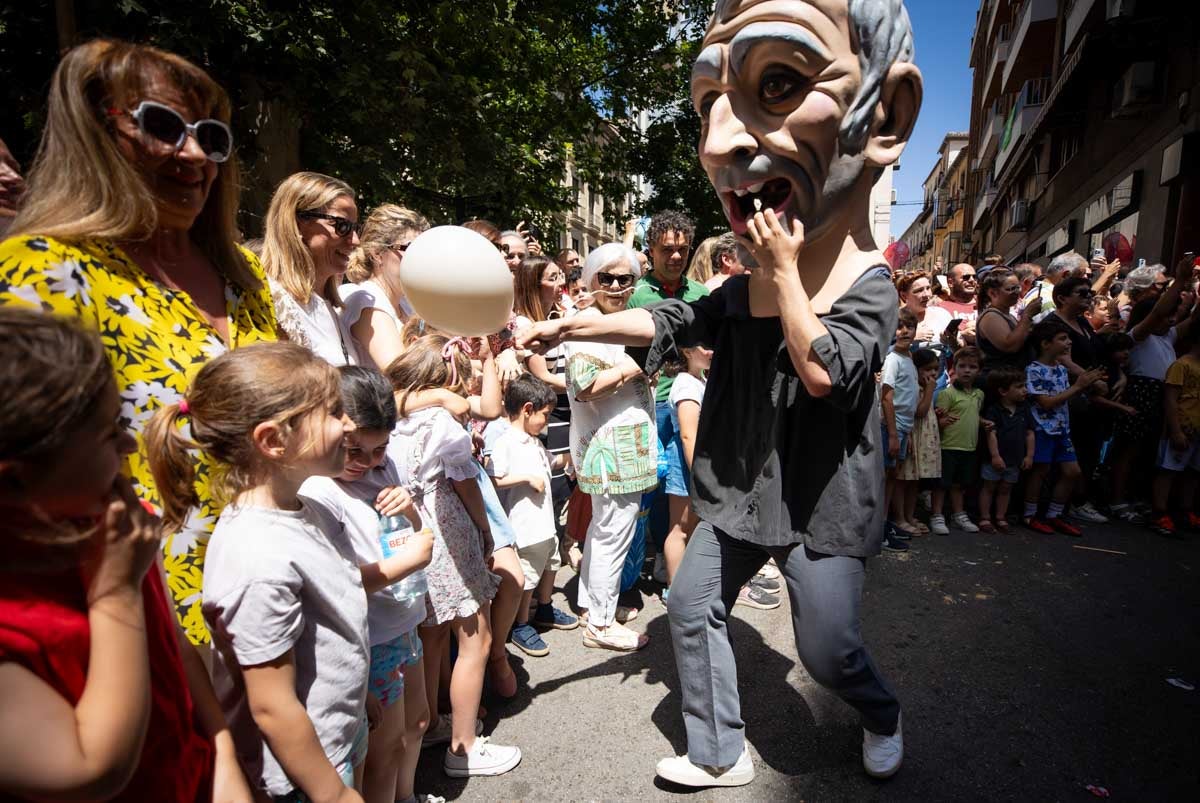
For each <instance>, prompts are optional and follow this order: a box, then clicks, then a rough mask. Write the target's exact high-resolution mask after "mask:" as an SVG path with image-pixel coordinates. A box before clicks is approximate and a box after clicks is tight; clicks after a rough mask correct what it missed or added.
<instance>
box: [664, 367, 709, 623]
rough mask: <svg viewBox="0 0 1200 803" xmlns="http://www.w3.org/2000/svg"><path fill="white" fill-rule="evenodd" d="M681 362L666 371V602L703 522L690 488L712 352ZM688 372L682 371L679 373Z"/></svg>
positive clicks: (666, 368)
mask: <svg viewBox="0 0 1200 803" xmlns="http://www.w3.org/2000/svg"><path fill="white" fill-rule="evenodd" d="M682 356H683V360H682V362H677V363H672V364H670V365H667V366H665V367H664V368H663V373H664V374H665V375H667V376H674V377H675V382H674V383H673V384H672V385H671V396H670V399H669V400H668V401H669V402H670V406H671V426H672V429H674V431H675V437H674V438H673V439H672V441H671V446H670V449H669V450H668V453H667V461H668V465H669V468H668V471H667V480H666V483H665V485H666V493H667V508H668V513H669V515H670V524H671V529H670V530H669V531H668V533H667V540H666V543H664V544H663V556H664V559H665V561H666V564H667V586H668V588H667V589H666V590H665V591H663V599H664V600H665V599H666V598H667V595H668V593H669V591H670V587H669V586H670V584H671V581H672V580H674V579H675V570H676V569H678V568H679V562H680V561H682V560H683V552H684V550H685V549H686V548H687V541H688V537H689V536H690V535H691V534H692V530H694V529H696V525H697V524H699V523H700V520H699V519H698V518H696V516H695V515H693V513H692V505H691V491H690V490H689V486H690V484H691V471H692V454H693V453H694V452H695V449H696V428H697V426H698V424H699V422H700V404H701V402H703V401H704V373H705V371H707V370H708V367H709V366H710V365H712V350H711V349H706V348H701V347H696V348H685V349H682ZM681 368H683V369H686V370H683V371H681V370H680V369H681Z"/></svg>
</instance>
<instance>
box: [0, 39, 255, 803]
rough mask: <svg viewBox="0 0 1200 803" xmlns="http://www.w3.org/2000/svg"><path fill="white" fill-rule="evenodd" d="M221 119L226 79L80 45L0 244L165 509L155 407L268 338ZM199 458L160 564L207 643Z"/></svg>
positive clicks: (231, 793)
mask: <svg viewBox="0 0 1200 803" xmlns="http://www.w3.org/2000/svg"><path fill="white" fill-rule="evenodd" d="M229 119H230V103H229V98H228V96H227V95H226V94H225V91H224V90H223V89H221V87H220V86H218V85H217V84H216V83H215V82H214V81H213V80H212V78H210V77H209V76H208V75H207V74H206V73H205V72H204V71H203V70H201V69H200V68H199V67H197V66H195V65H194V64H192V63H190V62H188V61H186V60H185V59H183V58H180V57H179V56H177V55H175V54H173V53H168V52H166V51H163V50H159V49H157V48H152V47H147V46H144V45H133V44H129V43H125V42H116V41H110V40H95V41H92V42H87V43H85V44H82V45H79V46H78V47H75V48H73V49H72V50H70V51H69V52H68V53H67V54H66V55H65V56H63V59H62V61H61V62H60V63H59V65H58V67H57V68H56V69H55V72H54V76H53V77H52V78H51V81H50V89H49V97H48V99H47V104H46V125H45V128H44V131H43V135H42V142H41V145H40V147H39V149H38V154H37V157H36V158H35V160H34V163H33V167H32V169H31V170H30V173H29V189H28V193H27V195H26V196H25V198H24V205H23V207H22V209H21V211H20V212H19V213H18V215H17V217H16V218H15V219H14V221H13V227H12V229H11V234H10V237H9V238H8V239H7V240H5V241H4V242H3V243H0V304H5V305H8V304H12V305H20V306H27V307H33V308H34V309H38V310H44V311H47V312H53V313H55V314H58V315H62V316H65V317H68V318H72V319H75V320H77V321H78V322H79V323H80V325H82V326H83V327H84V328H85V329H88V330H90V331H93V332H96V333H97V334H98V335H99V336H100V339H101V341H102V343H103V347H104V351H105V353H106V356H107V359H108V362H109V364H110V365H111V367H112V371H113V376H114V379H115V388H116V393H117V396H118V398H119V402H120V407H119V410H120V412H119V413H118V414H117V415H116V416H115V417H114V418H113V419H108V420H101V419H100V418H98V417H97V418H95V422H94V424H93V428H92V431H91V432H90V433H87V435H86V437H87V438H88V441H89V442H91V441H93V440H94V442H95V443H96V444H101V443H104V444H107V443H109V442H111V440H112V439H116V438H120V436H121V435H122V433H128V434H132V435H133V436H134V437H135V439H136V441H137V450H136V451H135V452H134V453H132V454H129V455H127V456H126V457H125V463H124V466H123V469H122V471H123V473H124V474H125V475H126V476H127V477H128V478H129V480H130V483H131V484H132V486H133V492H134V493H135V494H136V495H137V497H138V498H139V499H141V500H143V501H145V502H147V503H150V504H152V505H154V506H155V507H159V508H161V499H160V496H159V493H158V490H157V489H156V487H155V483H154V478H153V476H152V475H151V473H150V469H149V466H148V465H147V462H146V450H145V445H144V440H143V429H144V427H145V425H146V423H147V422H148V421H149V419H150V417H151V416H152V415H153V414H154V412H155V411H157V410H158V409H159V408H161V407H164V406H166V405H169V404H173V403H177V402H180V401H183V398H184V397H183V394H184V390H185V388H186V387H187V386H188V382H189V380H190V379H191V377H193V376H194V375H195V374H196V373H197V372H198V371H199V370H200V368H201V367H202V366H203V365H204V364H205V363H207V362H208V361H209V360H211V359H213V358H215V357H216V356H218V355H220V354H223V353H225V352H226V351H228V350H230V349H236V348H239V347H241V346H244V345H248V344H251V343H255V342H260V341H264V340H273V339H274V338H275V328H276V324H275V315H274V312H273V310H272V307H271V299H270V296H269V294H268V292H267V289H266V282H265V281H264V280H263V275H262V270H261V268H260V267H259V264H258V260H257V259H256V258H255V257H254V256H252V255H251V254H249V253H248V252H246V251H244V250H242V249H240V248H239V247H238V245H237V238H238V232H237V226H236V222H235V216H236V213H237V206H238V194H237V187H238V167H237V156H236V153H235V151H234V149H233V136H232V134H231V132H230V129H229ZM6 391H7V389H6ZM96 448H99V447H96ZM197 459H198V462H197V463H196V465H195V467H194V470H195V482H194V488H195V497H196V500H197V503H196V505H195V506H194V507H193V508H192V509H191V510H190V511H188V513H187V515H186V517H185V518H184V521H183V522H182V524H181V525H180V526H179V527H178V528H176V529H174V530H172V531H168V532H166V533H165V538H164V545H163V549H164V552H165V559H164V561H163V564H164V569H165V571H166V575H167V588H168V590H169V593H170V594H171V596H172V600H171V601H172V602H173V603H174V606H175V608H176V614H177V616H178V618H179V620H180V622H181V623H182V626H183V630H184V632H185V633H186V635H187V637H188V638H189V639H190V640H191V641H192V642H193V643H195V644H203V643H206V642H208V641H209V634H208V631H207V630H206V628H205V627H204V620H203V616H202V614H201V611H200V587H201V585H200V584H201V576H202V571H203V563H204V559H203V556H204V554H205V552H206V547H207V544H208V540H209V537H210V535H211V533H212V528H213V525H214V524H215V523H216V519H217V515H218V514H219V513H220V512H221V505H220V503H219V502H218V501H217V500H215V499H214V498H213V495H212V485H211V483H210V482H209V469H210V463H209V461H208V460H207V459H205V458H197ZM146 603H147V604H152V600H150V599H149V598H147V599H146ZM70 604H74V603H70ZM180 658H181V659H182V660H183V663H184V666H185V668H186V670H187V677H188V681H189V682H188V690H189V692H190V695H188V696H189V697H190V699H178V700H177V701H176V702H177V704H178V710H179V711H180V712H185V713H182V714H181V715H182V716H185V717H190V716H191V715H192V714H195V716H196V717H197V718H198V720H199V721H200V722H201V723H202V724H203V726H204V730H205V732H206V733H207V734H208V735H209V737H210V738H211V739H212V740H213V743H214V744H215V747H216V756H217V759H216V776H215V780H214V785H215V787H217V788H216V789H215V790H214V791H215V793H216V796H217V797H218V798H219V799H236V800H249V799H250V790H249V788H248V787H247V786H246V783H245V780H244V778H243V777H242V774H241V770H240V769H239V768H238V762H237V757H236V754H235V750H234V748H233V741H232V738H231V736H230V734H229V731H228V729H227V727H226V726H225V723H224V719H223V717H222V716H221V713H220V706H219V705H218V703H217V701H216V698H215V696H214V695H213V692H212V687H211V685H210V684H209V682H208V675H207V672H206V671H205V668H204V665H203V663H202V662H201V659H200V656H199V654H198V653H197V652H196V651H195V650H182V651H181V653H180ZM155 671H156V675H155V677H156V679H159V674H158V670H157V669H156V670H155ZM172 749H175V746H173V747H172ZM231 779H232V780H231ZM176 780H179V783H180V784H182V783H183V780H182V779H176ZM231 783H234V784H235V786H231V785H230V784H231ZM176 791H178V792H179V793H180V794H185V790H184V789H183V787H182V786H180V787H179V788H178V789H177V790H176ZM197 791H198V790H197ZM165 795H166V792H165V791H164V796H165ZM194 796H195V795H194V794H192V795H191V796H189V799H194Z"/></svg>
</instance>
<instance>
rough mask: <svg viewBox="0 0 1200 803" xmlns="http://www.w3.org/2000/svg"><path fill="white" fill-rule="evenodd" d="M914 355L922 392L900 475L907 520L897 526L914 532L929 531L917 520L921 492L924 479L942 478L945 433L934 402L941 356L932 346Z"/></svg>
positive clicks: (918, 533) (919, 533) (914, 363)
mask: <svg viewBox="0 0 1200 803" xmlns="http://www.w3.org/2000/svg"><path fill="white" fill-rule="evenodd" d="M912 359H913V366H914V367H915V368H916V369H917V382H918V384H919V385H920V388H921V392H920V395H919V396H918V397H917V412H916V415H915V416H914V418H913V421H914V423H913V431H912V436H911V438H910V441H909V447H908V458H907V459H906V460H905V461H904V463H902V464H901V466H900V472H899V473H898V474H897V475H896V478H897V479H899V480H900V487H901V488H902V489H903V490H904V521H902V522H897V526H898V527H902V528H903V529H905V530H908V531H909V532H911V533H913V534H914V535H929V528H928V527H926V526H925V525H924V524H922V523H921V522H919V521H917V493H918V486H919V483H920V481H921V480H925V481H929V480H934V481H937V480H941V478H942V436H941V431H940V430H939V429H938V416H937V409H936V408H935V407H934V406H933V394H934V391H935V390H936V388H937V380H938V374H940V373H941V360H940V358H939V357H938V354H937V352H936V351H934V350H932V349H918V350H917V351H914V352H913V355H912Z"/></svg>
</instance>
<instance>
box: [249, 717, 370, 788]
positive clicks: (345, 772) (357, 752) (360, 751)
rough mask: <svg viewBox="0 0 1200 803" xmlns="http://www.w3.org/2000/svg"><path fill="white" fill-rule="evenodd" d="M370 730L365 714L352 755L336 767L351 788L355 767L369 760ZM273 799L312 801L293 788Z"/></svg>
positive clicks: (344, 781)
mask: <svg viewBox="0 0 1200 803" xmlns="http://www.w3.org/2000/svg"><path fill="white" fill-rule="evenodd" d="M370 732H371V728H370V726H369V725H368V724H367V718H366V716H365V715H364V716H363V721H362V725H361V726H359V729H358V733H356V734H355V736H354V745H353V746H352V747H351V748H350V755H348V756H346V758H345V760H344V761H342V762H341V763H340V764H338V765H337V766H336V767H334V769H336V770H337V773H338V776H339V777H341V779H342V783H344V784H345V785H346V786H348V787H350V788H353V787H354V769H355V767H358V766H360V765H361V764H362V763H363V762H364V761H366V760H367V736H368V735H369V734H370ZM271 799H272V800H273V801H275V803H312V798H310V797H309V796H308V795H306V794H304V793H303V792H301V791H300V790H299V789H293V790H292V791H290V792H288V793H287V794H286V795H272V796H271Z"/></svg>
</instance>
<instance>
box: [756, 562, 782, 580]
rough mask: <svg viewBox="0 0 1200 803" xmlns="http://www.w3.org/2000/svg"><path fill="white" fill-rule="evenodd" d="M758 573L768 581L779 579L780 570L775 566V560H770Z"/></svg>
mask: <svg viewBox="0 0 1200 803" xmlns="http://www.w3.org/2000/svg"><path fill="white" fill-rule="evenodd" d="M758 573H759V574H760V575H762V576H763V577H765V578H767V579H768V580H778V579H779V569H778V568H776V566H775V561H774V560H769V561H767V562H766V563H764V564H763V567H762V568H761V569H759V570H758Z"/></svg>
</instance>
